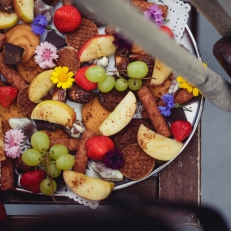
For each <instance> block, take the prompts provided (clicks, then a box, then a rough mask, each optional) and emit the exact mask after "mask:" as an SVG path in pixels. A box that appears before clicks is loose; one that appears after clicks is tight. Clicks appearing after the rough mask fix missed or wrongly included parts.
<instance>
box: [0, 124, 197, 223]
mask: <svg viewBox="0 0 231 231" xmlns="http://www.w3.org/2000/svg"><path fill="white" fill-rule="evenodd" d="M200 141H201V127H200V124H199V126H198V128H197V130H196V132H195V134H194V136H193V138H192V139H191V141H190V143H189V144H188V145H187V147H186V148H185V149H184V150H183V152H182V153H181V154H180V155H179V156H178V157H177V158H176V159H175V160H174V161H173V162H171V163H170V164H169V165H168V166H167V167H166V168H164V169H163V170H162V171H160V172H159V174H158V175H155V176H152V177H150V178H148V179H146V180H144V181H141V182H139V183H137V184H134V185H132V186H130V187H128V188H124V189H120V190H117V191H114V192H113V193H112V194H111V195H110V196H109V197H108V198H107V199H106V200H104V201H101V202H100V206H103V205H113V204H114V201H115V198H118V197H123V198H132V197H135V198H138V199H139V202H140V203H142V204H143V205H149V206H152V205H153V204H154V203H156V202H158V201H167V202H179V203H183V204H184V203H185V204H187V203H190V204H193V205H196V206H200V203H201V143H200ZM1 197H2V200H3V202H4V203H5V204H38V201H39V203H40V204H55V202H54V201H53V200H52V198H51V197H47V196H43V195H34V194H27V193H20V192H14V191H9V192H2V193H1ZM56 199H57V201H58V202H59V203H62V204H77V206H82V205H79V204H78V203H77V202H74V201H73V200H72V199H69V198H67V197H57V198H56ZM180 213H181V216H180V224H181V225H193V226H197V227H199V226H200V224H199V221H198V219H197V217H196V216H195V215H194V214H193V213H192V212H190V211H182V212H180ZM175 215H176V214H175V212H174V213H171V212H170V213H168V214H166V216H168V217H169V219H171V217H172V219H175V218H174V217H175ZM24 218H25V216H9V220H10V223H11V224H13V223H15V222H16V223H17V222H20V221H22V219H24Z"/></svg>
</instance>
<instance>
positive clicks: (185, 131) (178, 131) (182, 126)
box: [170, 120, 192, 141]
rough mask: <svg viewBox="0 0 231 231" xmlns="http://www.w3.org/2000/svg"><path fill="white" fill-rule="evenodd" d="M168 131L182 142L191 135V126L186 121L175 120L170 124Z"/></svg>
mask: <svg viewBox="0 0 231 231" xmlns="http://www.w3.org/2000/svg"><path fill="white" fill-rule="evenodd" d="M170 129H171V132H172V135H173V136H174V138H175V139H176V140H177V141H182V140H184V139H185V138H186V137H188V136H189V135H190V134H191V132H192V125H191V123H190V122H188V121H186V120H177V121H174V122H172V123H171V126H170Z"/></svg>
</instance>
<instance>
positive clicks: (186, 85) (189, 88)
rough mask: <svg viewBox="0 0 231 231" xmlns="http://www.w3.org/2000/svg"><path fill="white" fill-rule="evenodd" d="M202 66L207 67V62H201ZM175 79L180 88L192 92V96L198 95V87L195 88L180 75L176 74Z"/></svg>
mask: <svg viewBox="0 0 231 231" xmlns="http://www.w3.org/2000/svg"><path fill="white" fill-rule="evenodd" d="M203 66H205V67H207V64H206V63H203ZM176 80H177V82H178V83H179V87H180V88H185V89H187V91H188V92H192V93H193V96H198V95H199V93H201V92H200V90H199V89H198V88H196V87H195V86H194V85H192V84H191V83H189V82H188V81H187V80H185V79H184V78H183V77H182V76H178V77H177V79H176Z"/></svg>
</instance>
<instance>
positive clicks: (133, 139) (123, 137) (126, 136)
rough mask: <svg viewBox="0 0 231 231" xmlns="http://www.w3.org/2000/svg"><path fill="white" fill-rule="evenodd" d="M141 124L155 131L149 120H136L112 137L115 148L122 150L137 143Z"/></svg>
mask: <svg viewBox="0 0 231 231" xmlns="http://www.w3.org/2000/svg"><path fill="white" fill-rule="evenodd" d="M141 124H143V125H144V126H146V127H148V128H150V129H152V130H154V128H153V125H152V123H151V121H150V120H149V119H138V118H134V119H132V120H131V121H130V123H129V124H128V125H127V126H126V127H125V128H123V129H122V130H121V131H120V132H118V133H116V134H115V135H113V136H112V140H113V142H114V144H115V148H116V149H118V150H122V149H124V148H125V147H126V146H128V145H130V144H135V143H137V132H138V129H139V127H140V125H141Z"/></svg>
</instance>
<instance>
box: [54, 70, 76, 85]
mask: <svg viewBox="0 0 231 231" xmlns="http://www.w3.org/2000/svg"><path fill="white" fill-rule="evenodd" d="M73 76H74V72H72V71H70V72H69V68H68V67H60V66H59V67H56V68H55V70H54V71H53V72H52V75H51V81H52V82H53V83H54V84H56V83H57V87H61V88H63V89H67V88H70V87H71V86H72V84H73V82H74V81H75V79H74V78H73Z"/></svg>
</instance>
